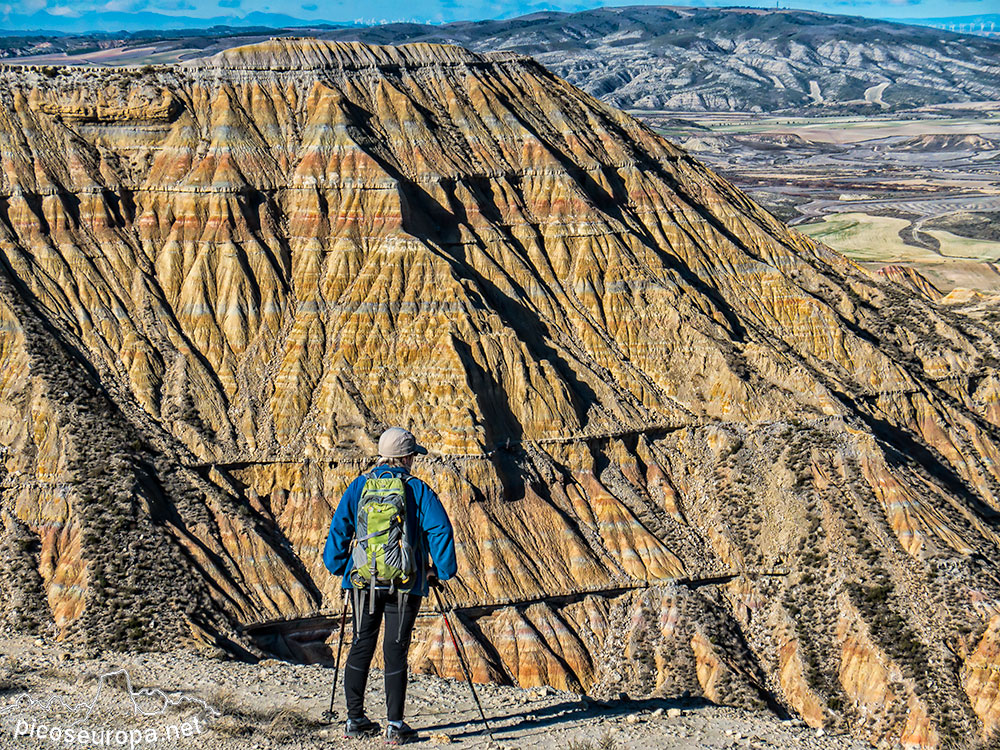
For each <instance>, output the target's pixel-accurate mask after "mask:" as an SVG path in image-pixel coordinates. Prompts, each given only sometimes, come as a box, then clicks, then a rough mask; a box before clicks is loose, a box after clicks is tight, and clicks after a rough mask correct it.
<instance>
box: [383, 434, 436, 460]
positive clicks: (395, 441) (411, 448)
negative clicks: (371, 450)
mask: <svg viewBox="0 0 1000 750" xmlns="http://www.w3.org/2000/svg"><path fill="white" fill-rule="evenodd" d="M414 453H420V454H425V453H427V449H426V448H424V447H423V446H422V445H418V444H417V439H416V438H415V437H413V433H412V432H410V431H409V430H404V429H403V428H402V427H390V428H389V429H388V430H386V431H385V432H383V433H382V437H380V438H379V439H378V454H379V455H380V456H382V458H402V457H403V456H412V455H413V454H414Z"/></svg>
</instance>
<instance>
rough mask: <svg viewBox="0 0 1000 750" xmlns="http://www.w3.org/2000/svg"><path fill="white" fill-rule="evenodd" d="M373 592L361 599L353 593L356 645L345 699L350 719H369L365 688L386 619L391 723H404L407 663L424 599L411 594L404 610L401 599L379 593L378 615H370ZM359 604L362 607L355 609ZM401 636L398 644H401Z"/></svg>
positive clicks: (349, 659) (387, 700)
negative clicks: (418, 614)
mask: <svg viewBox="0 0 1000 750" xmlns="http://www.w3.org/2000/svg"><path fill="white" fill-rule="evenodd" d="M370 596H371V594H370V592H369V591H367V590H364V591H359V592H358V595H357V599H355V595H354V594H353V592H352V596H351V602H352V608H354V642H353V643H352V644H351V651H350V653H349V654H348V655H347V666H346V667H345V668H344V696H345V697H346V699H347V716H348V718H350V719H360V718H361V717H362V716H364V715H365V686H366V685H367V684H368V669H369V668H370V667H371V663H372V656H373V655H374V654H375V644H376V643H377V642H378V631H379V629H380V627H381V625H382V615H383V614H384V615H385V635H384V637H383V639H382V656H383V658H384V659H385V705H386V715H387V718H388V720H389V721H402V720H403V704H405V703H406V679H407V663H406V654H407V651H409V649H410V637H411V636H412V635H413V623H414V622H415V621H416V619H417V611H418V610H419V609H420V602H421V601H422V600H423V597H420V596H413V595H412V594H407V595H406V596H405V597H403V606H402V609H400V606H399V597H398V596H397V594H395V593H390V592H388V591H379V590H376V591H375V607H374V610H375V611H374V612H369V611H368V610H369V609H371V607H370V606H369V604H370V603H369V597H370ZM355 601H357V603H358V606H357V607H355V606H354V602H355ZM397 636H398V640H397Z"/></svg>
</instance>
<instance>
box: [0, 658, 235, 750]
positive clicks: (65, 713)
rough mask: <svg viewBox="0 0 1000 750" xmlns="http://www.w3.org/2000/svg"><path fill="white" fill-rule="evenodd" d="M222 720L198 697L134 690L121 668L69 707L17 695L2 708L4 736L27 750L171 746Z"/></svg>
mask: <svg viewBox="0 0 1000 750" xmlns="http://www.w3.org/2000/svg"><path fill="white" fill-rule="evenodd" d="M221 715H222V714H221V712H219V711H218V710H216V709H215V708H213V707H212V706H210V705H209V704H208V703H206V702H205V701H203V700H202V699H201V698H196V697H193V696H189V695H185V694H184V693H177V692H175V693H165V692H164V691H162V690H160V689H159V688H139V689H135V688H134V687H133V684H132V678H131V676H130V675H129V673H128V672H127V671H126V670H124V669H116V670H114V671H112V672H107V673H105V674H102V675H101V676H100V678H98V680H97V689H96V692H95V693H94V695H93V696H92V697H91V698H90V699H88V700H81V701H78V702H73V701H71V700H69V699H68V698H67V697H66V696H64V695H50V696H49V697H47V698H45V699H44V700H39V699H38V698H36V697H35V696H33V695H31V694H30V693H20V694H18V695H16V696H14V697H13V699H12V700H11V701H10V702H8V703H6V704H5V705H2V706H0V722H2V726H3V733H4V734H7V735H9V736H11V737H12V738H13V739H14V740H15V741H17V742H18V744H20V745H23V746H27V747H62V748H94V747H99V748H109V747H110V748H129V750H137V748H143V747H145V748H151V747H153V746H155V745H156V744H157V743H171V745H173V744H176V743H177V742H178V741H180V740H184V739H188V738H191V739H195V738H200V739H204V738H205V734H206V733H207V732H208V731H209V730H210V728H211V724H212V722H213V721H214V720H215V719H217V718H219V717H220V716H221ZM2 744H6V743H2Z"/></svg>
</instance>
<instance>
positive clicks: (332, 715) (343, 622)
mask: <svg viewBox="0 0 1000 750" xmlns="http://www.w3.org/2000/svg"><path fill="white" fill-rule="evenodd" d="M349 595H350V589H344V601H343V604H342V607H341V611H340V639H339V641H338V642H337V659H336V665H337V666H336V667H335V668H334V670H333V690H332V691H331V692H330V708H329V710H327V711H326V712H325V713H324V714H323V718H324V719H326V721H327V722H328V723H330V724H332V723H333V720H334V719H336V718H337V713H336V712H335V711H334V710H333V699H334V698H335V697H336V695H337V682H339V681H340V652H341V651H343V650H344V630H346V629H347V597H348V596H349Z"/></svg>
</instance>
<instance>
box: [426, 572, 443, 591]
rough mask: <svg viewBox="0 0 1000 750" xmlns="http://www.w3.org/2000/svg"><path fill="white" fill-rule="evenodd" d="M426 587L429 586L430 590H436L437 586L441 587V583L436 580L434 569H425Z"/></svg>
mask: <svg viewBox="0 0 1000 750" xmlns="http://www.w3.org/2000/svg"><path fill="white" fill-rule="evenodd" d="M427 585H428V586H430V587H431V588H432V589H436V588H437V587H438V586H440V585H441V581H440V579H439V578H438V574H437V569H436V568H428V569H427Z"/></svg>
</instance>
